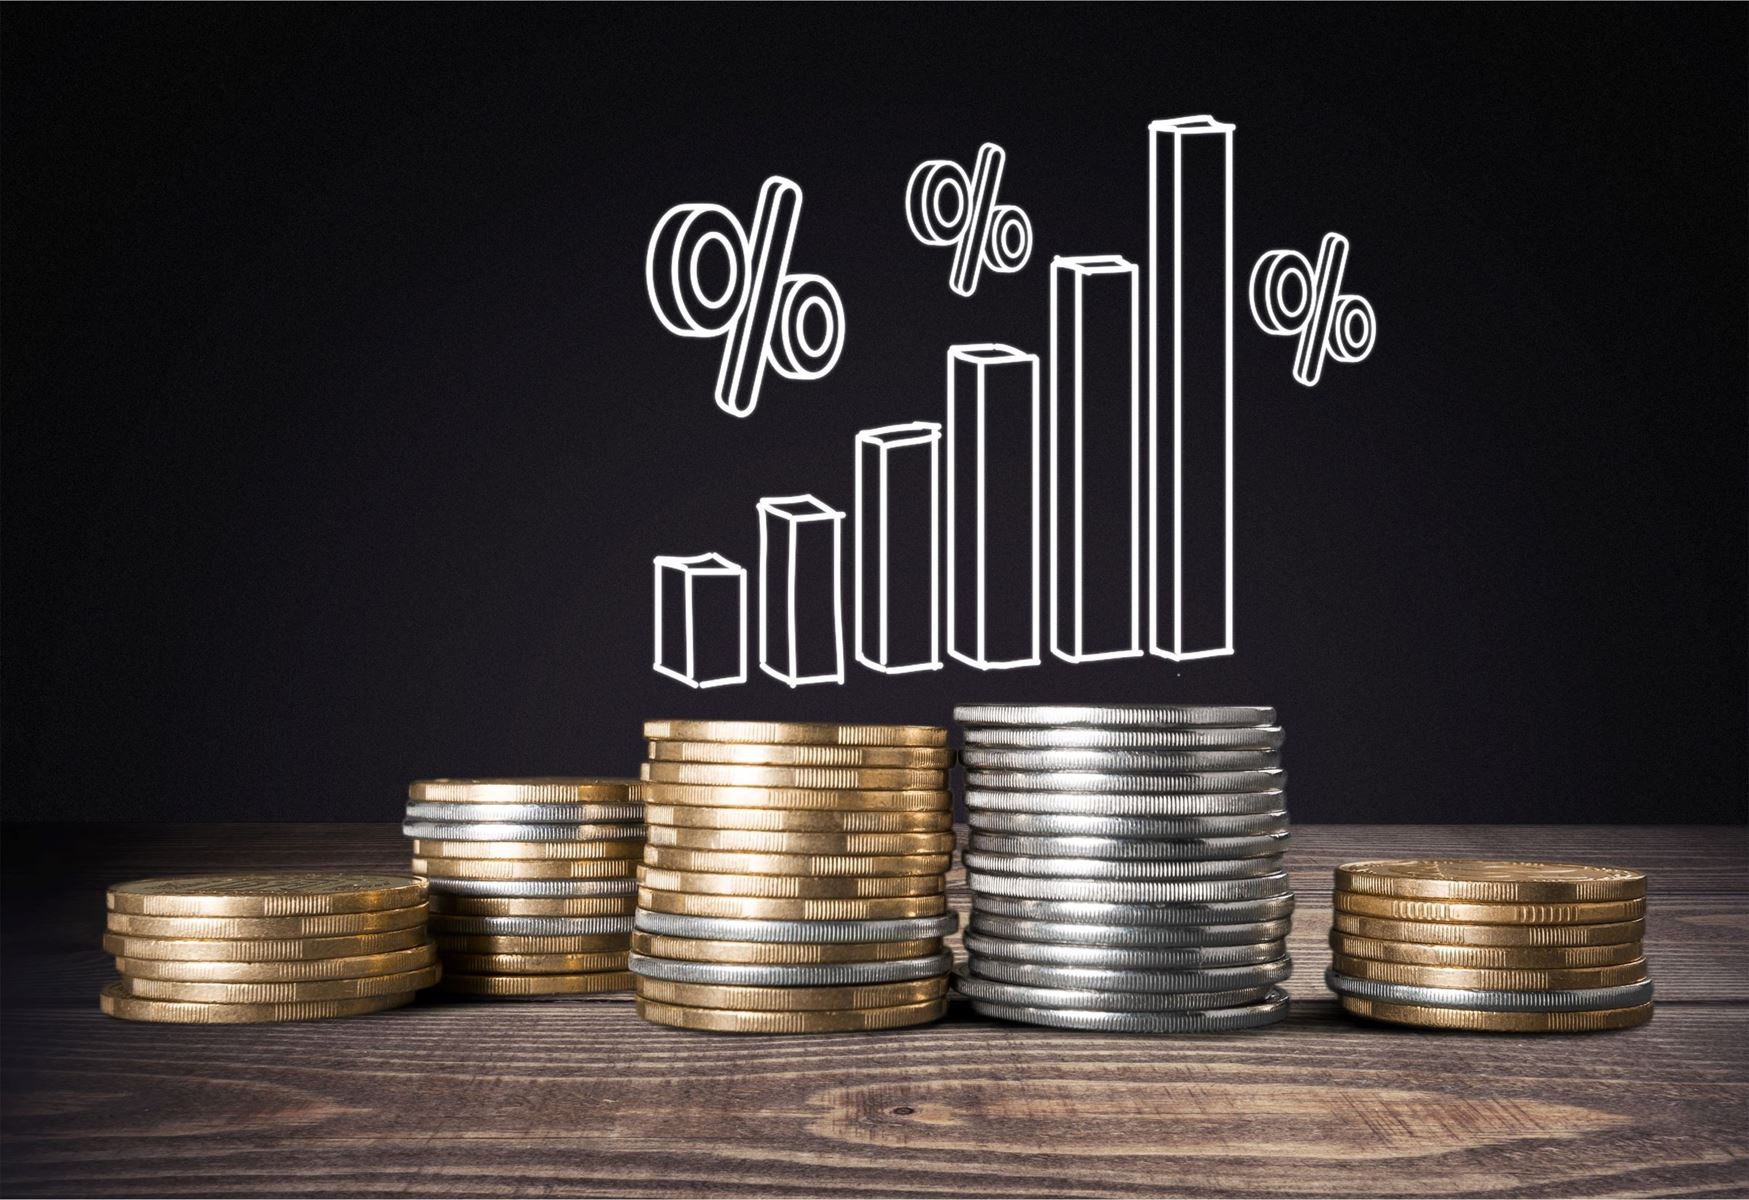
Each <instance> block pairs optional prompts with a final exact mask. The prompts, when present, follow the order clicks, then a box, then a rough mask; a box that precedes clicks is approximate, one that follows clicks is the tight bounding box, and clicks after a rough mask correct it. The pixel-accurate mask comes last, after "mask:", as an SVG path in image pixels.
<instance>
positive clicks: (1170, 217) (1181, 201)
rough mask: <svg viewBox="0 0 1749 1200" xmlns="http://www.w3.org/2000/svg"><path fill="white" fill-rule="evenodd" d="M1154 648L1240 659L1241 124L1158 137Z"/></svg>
mask: <svg viewBox="0 0 1749 1200" xmlns="http://www.w3.org/2000/svg"><path fill="white" fill-rule="evenodd" d="M1147 274H1148V281H1147V290H1148V648H1149V650H1150V651H1151V652H1152V653H1154V654H1158V655H1160V656H1162V657H1164V658H1171V659H1187V658H1208V657H1211V656H1213V655H1219V654H1231V653H1233V126H1231V125H1227V124H1223V123H1222V122H1220V121H1217V120H1215V119H1214V118H1213V117H1209V116H1199V117H1178V118H1176V119H1174V120H1170V121H1155V122H1154V123H1153V124H1152V125H1150V126H1149V127H1148V271H1147Z"/></svg>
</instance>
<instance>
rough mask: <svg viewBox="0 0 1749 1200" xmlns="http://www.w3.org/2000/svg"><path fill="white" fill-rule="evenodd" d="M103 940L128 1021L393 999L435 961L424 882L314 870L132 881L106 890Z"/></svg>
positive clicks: (306, 1015) (279, 1015) (281, 1014)
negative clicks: (116, 973)
mask: <svg viewBox="0 0 1749 1200" xmlns="http://www.w3.org/2000/svg"><path fill="white" fill-rule="evenodd" d="M108 905H109V918H108V932H107V933H105V934H104V936H103V948H104V950H105V951H107V952H108V953H110V954H113V955H115V966H116V969H117V970H118V971H120V972H121V974H122V978H121V981H120V982H118V983H112V984H110V985H109V986H108V987H106V988H104V989H103V997H102V1005H103V1011H104V1012H106V1013H108V1014H109V1015H110V1016H112V1017H122V1018H124V1019H126V1020H129V1021H165V1022H173V1023H176V1024H184V1025H256V1024H264V1023H266V1022H270V1021H311V1020H315V1019H317V1018H320V1017H349V1016H355V1015H357V1014H360V1013H372V1012H379V1011H381V1010H382V1009H385V1008H398V1007H400V1006H401V1005H403V1004H406V1003H407V1002H409V1001H410V1000H412V999H413V994H414V993H415V992H417V991H418V990H419V989H420V988H426V987H430V986H431V985H432V984H434V983H436V982H437V980H438V977H439V975H440V974H441V970H440V968H439V967H438V965H437V952H436V949H435V948H434V947H433V946H432V944H431V940H430V938H429V937H427V936H426V932H425V916H426V908H425V885H424V884H423V883H422V882H420V881H419V880H417V879H413V878H411V877H410V876H406V875H363V874H353V873H343V872H337V871H336V872H329V871H312V872H300V873H295V874H293V873H276V874H261V875H190V876H184V877H181V878H171V879H137V880H135V881H134V882H132V883H118V884H116V885H115V886H114V887H112V888H110V889H109V894H108Z"/></svg>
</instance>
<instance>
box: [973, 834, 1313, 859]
mask: <svg viewBox="0 0 1749 1200" xmlns="http://www.w3.org/2000/svg"><path fill="white" fill-rule="evenodd" d="M1287 843H1288V835H1287V834H1285V833H1273V834H1263V835H1260V836H1258V837H1213V838H1210V837H1203V838H1175V839H1172V840H1170V841H1169V840H1166V839H1164V838H1115V837H1072V836H1071V837H1026V836H1017V835H1013V834H1004V833H985V832H983V831H982V830H976V829H974V830H973V831H972V838H971V842H970V849H972V850H975V851H978V852H979V853H983V854H1017V855H1021V856H1024V857H1032V858H1098V859H1109V860H1127V859H1142V860H1152V861H1160V862H1210V861H1219V860H1223V859H1224V860H1227V861H1231V860H1234V859H1241V858H1263V857H1266V856H1269V855H1280V854H1281V853H1282V852H1283V851H1285V850H1286V849H1287Z"/></svg>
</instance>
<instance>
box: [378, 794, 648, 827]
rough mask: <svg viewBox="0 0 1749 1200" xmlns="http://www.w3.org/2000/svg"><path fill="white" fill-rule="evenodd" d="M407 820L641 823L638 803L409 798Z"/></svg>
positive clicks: (548, 823) (539, 823) (561, 823)
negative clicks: (450, 801)
mask: <svg viewBox="0 0 1749 1200" xmlns="http://www.w3.org/2000/svg"><path fill="white" fill-rule="evenodd" d="M407 820H409V821H516V822H520V823H526V824H530V825H599V824H614V823H618V822H622V821H630V822H633V823H636V824H642V823H643V820H644V806H643V805H642V804H445V803H442V802H440V801H434V800H413V801H409V802H408V804H407Z"/></svg>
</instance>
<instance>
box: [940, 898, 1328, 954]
mask: <svg viewBox="0 0 1749 1200" xmlns="http://www.w3.org/2000/svg"><path fill="white" fill-rule="evenodd" d="M1293 911H1294V894H1293V893H1292V892H1290V891H1288V890H1287V888H1285V887H1283V888H1280V889H1279V890H1277V891H1275V892H1272V893H1271V894H1269V895H1267V896H1259V897H1256V898H1254V899H1249V900H1173V901H1153V902H1147V901H1142V902H1130V903H1124V902H1121V901H1120V902H1116V903H1113V902H1108V901H1099V900H1030V899H1026V898H1023V897H1018V896H993V895H989V894H984V895H980V896H975V897H973V902H972V912H973V914H974V915H976V916H979V917H987V916H996V917H1012V918H1017V919H1020V920H1026V921H1041V922H1048V923H1060V924H1068V925H1104V926H1108V927H1113V928H1115V927H1121V926H1135V927H1138V928H1141V929H1148V928H1152V927H1154V926H1157V925H1170V926H1184V927H1188V928H1193V929H1194V928H1199V927H1201V928H1228V927H1231V926H1234V925H1244V924H1247V923H1250V922H1256V921H1276V920H1284V919H1286V918H1288V917H1290V916H1292V915H1293ZM1016 936H1019V937H1029V936H1031V935H1030V934H1018V935H1016ZM1065 940H1067V941H1073V940H1074V939H1073V938H1068V939H1065ZM1251 940H1252V941H1256V942H1261V941H1266V940H1267V939H1265V938H1252V939H1251Z"/></svg>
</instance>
